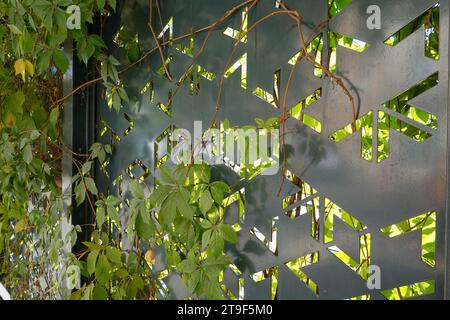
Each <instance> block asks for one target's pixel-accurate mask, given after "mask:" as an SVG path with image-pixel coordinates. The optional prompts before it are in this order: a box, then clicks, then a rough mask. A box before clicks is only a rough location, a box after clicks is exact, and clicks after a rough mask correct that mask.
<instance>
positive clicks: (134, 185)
mask: <svg viewBox="0 0 450 320" xmlns="http://www.w3.org/2000/svg"><path fill="white" fill-rule="evenodd" d="M130 191H131V195H132V196H133V197H134V198H136V199H139V200H144V199H145V194H144V190H143V189H142V187H141V184H140V183H139V182H137V181H136V180H130Z"/></svg>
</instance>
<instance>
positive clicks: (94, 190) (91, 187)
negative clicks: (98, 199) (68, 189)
mask: <svg viewBox="0 0 450 320" xmlns="http://www.w3.org/2000/svg"><path fill="white" fill-rule="evenodd" d="M84 182H85V183H86V187H87V189H88V191H89V192H90V193H92V194H94V195H97V194H98V189H97V186H96V185H95V181H94V179H92V178H84Z"/></svg>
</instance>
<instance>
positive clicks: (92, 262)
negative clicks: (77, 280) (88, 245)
mask: <svg viewBox="0 0 450 320" xmlns="http://www.w3.org/2000/svg"><path fill="white" fill-rule="evenodd" d="M98 254H99V251H98V250H94V251H91V252H90V253H89V255H88V257H87V260H86V262H87V271H88V272H89V275H91V274H93V273H94V272H95V266H96V264H97V258H98Z"/></svg>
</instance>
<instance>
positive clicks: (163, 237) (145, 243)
mask: <svg viewBox="0 0 450 320" xmlns="http://www.w3.org/2000/svg"><path fill="white" fill-rule="evenodd" d="M70 5H77V6H78V7H79V8H80V12H79V13H80V16H79V17H80V21H79V22H80V28H79V29H78V28H68V20H70V19H71V17H72V15H73V14H74V13H75V14H76V13H77V12H76V11H73V12H66V9H67V7H68V6H70ZM115 6H116V1H115V0H107V1H106V0H96V1H95V0H79V1H69V0H2V1H0V46H1V48H0V49H1V50H0V117H1V123H0V135H1V138H0V140H1V142H0V195H1V203H0V281H1V282H2V283H3V284H4V285H5V286H6V287H7V288H9V289H10V290H11V294H12V296H13V298H16V299H58V298H69V297H71V298H73V299H136V298H143V299H144V298H146V299H151V298H155V297H156V289H157V284H156V281H157V279H156V278H155V276H154V275H153V274H152V272H151V268H152V265H153V263H154V262H155V261H154V252H153V247H154V246H162V247H165V251H166V263H167V267H168V269H172V268H175V269H176V270H177V271H178V272H179V273H180V274H181V275H182V277H183V279H184V281H185V283H186V284H187V285H188V287H189V288H190V290H191V292H192V294H193V295H195V296H197V297H200V296H205V297H207V298H220V297H222V292H221V289H220V284H219V281H218V279H219V275H220V273H221V272H222V271H223V269H224V268H225V267H227V266H228V265H229V259H228V257H226V256H225V255H224V254H223V248H224V242H225V241H229V242H235V241H236V232H235V231H234V230H233V228H232V227H231V226H228V225H226V224H224V223H223V210H222V209H221V208H222V202H223V199H224V197H225V195H226V194H227V193H228V192H230V190H229V187H228V186H227V185H226V184H224V183H222V182H212V181H211V180H210V179H211V178H210V168H209V167H207V166H201V165H194V166H187V167H184V166H180V167H178V168H177V169H176V170H174V169H170V168H168V167H163V168H162V169H161V170H160V172H161V173H160V176H161V177H160V181H159V187H158V188H157V189H156V190H151V189H150V188H149V187H147V186H146V185H145V184H144V183H141V182H139V181H130V183H129V189H130V190H131V196H129V197H127V198H126V199H125V198H117V197H115V196H113V195H104V196H103V195H100V194H99V193H98V190H97V187H96V185H95V181H94V179H93V177H92V175H91V170H92V168H93V166H94V165H95V161H98V162H99V164H100V165H101V164H104V163H105V161H107V158H108V156H110V155H111V154H112V152H113V147H112V146H111V145H102V144H100V143H95V144H94V145H93V146H92V148H91V153H90V154H86V155H77V156H79V157H81V158H83V159H84V161H79V160H76V159H75V158H74V159H73V162H74V166H75V168H77V172H76V175H75V176H74V177H73V179H72V183H73V192H74V196H75V198H76V202H77V204H78V205H80V204H81V203H83V202H85V201H88V202H89V203H90V204H91V208H92V210H93V211H94V212H93V215H94V216H95V221H94V222H93V225H92V226H93V227H94V232H93V233H92V237H91V241H90V242H87V243H85V246H86V250H85V251H84V252H82V253H81V254H79V255H77V256H75V255H74V254H72V252H71V248H72V246H73V245H74V243H75V242H76V239H77V233H78V232H80V230H81V227H80V226H71V224H70V223H69V222H70V208H66V207H65V206H64V203H65V202H66V201H67V200H69V201H70V199H71V197H72V194H71V193H70V192H68V190H71V189H70V188H69V189H67V190H63V188H62V159H63V157H64V156H65V155H75V153H74V152H73V151H71V150H70V149H69V148H68V147H67V146H65V144H64V141H63V137H62V128H61V115H62V114H63V111H64V110H63V108H64V102H65V99H66V98H67V97H63V92H62V79H63V75H64V74H65V73H66V72H67V71H68V68H69V59H68V57H67V53H66V52H65V51H64V43H66V42H67V41H73V42H74V46H75V48H76V49H77V54H78V58H79V59H80V60H81V61H83V62H84V63H88V61H93V63H94V64H96V65H97V67H98V70H99V76H100V77H101V81H102V82H103V85H104V87H105V90H106V97H108V99H109V100H110V104H109V105H110V106H111V107H114V109H116V110H117V111H119V110H120V108H121V106H122V105H123V104H124V103H127V101H128V96H127V93H126V91H125V88H124V86H123V84H122V83H121V82H120V78H119V72H118V67H119V63H118V61H117V60H116V59H115V58H114V57H112V56H110V55H107V54H105V53H106V52H107V48H106V46H105V43H104V42H103V40H102V38H101V36H100V35H98V34H90V33H89V32H88V26H89V24H92V23H93V22H94V20H93V19H94V15H100V16H102V17H104V18H106V17H107V16H108V15H109V14H110V12H112V11H113V10H115ZM124 68H126V66H124ZM124 206H129V207H130V208H129V210H128V213H127V214H124V210H121V209H122V208H123V207H124ZM80 273H81V275H83V276H84V278H85V280H86V281H85V283H84V285H83V286H82V288H81V289H79V290H77V291H74V292H73V293H72V294H71V291H72V289H75V287H76V285H77V283H78V278H79V275H80Z"/></svg>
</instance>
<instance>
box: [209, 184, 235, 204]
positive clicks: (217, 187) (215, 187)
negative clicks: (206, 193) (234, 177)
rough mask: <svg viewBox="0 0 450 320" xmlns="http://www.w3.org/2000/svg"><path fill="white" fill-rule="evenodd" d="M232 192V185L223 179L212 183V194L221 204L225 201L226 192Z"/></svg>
mask: <svg viewBox="0 0 450 320" xmlns="http://www.w3.org/2000/svg"><path fill="white" fill-rule="evenodd" d="M230 192H231V190H230V187H229V186H228V185H227V184H226V183H224V182H222V181H216V182H213V183H212V184H211V193H212V196H213V198H214V200H215V201H216V202H217V203H218V204H220V205H221V204H222V202H223V199H224V193H230Z"/></svg>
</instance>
